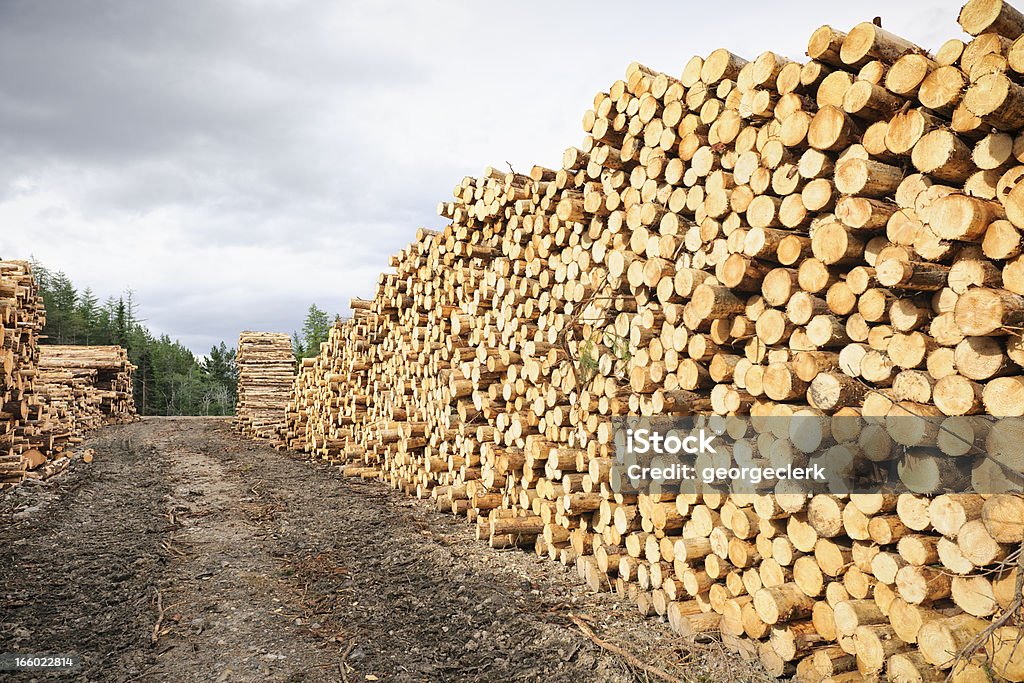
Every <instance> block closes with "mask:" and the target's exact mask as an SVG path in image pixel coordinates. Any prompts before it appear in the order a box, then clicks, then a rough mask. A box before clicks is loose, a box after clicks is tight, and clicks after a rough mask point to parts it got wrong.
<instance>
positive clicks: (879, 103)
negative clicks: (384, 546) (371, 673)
mask: <svg viewBox="0 0 1024 683" xmlns="http://www.w3.org/2000/svg"><path fill="white" fill-rule="evenodd" d="M960 23H961V25H962V26H963V28H964V29H965V30H966V31H967V32H968V33H969V34H970V36H971V37H970V38H969V39H967V40H963V41H962V40H959V39H953V40H950V41H948V42H946V43H945V44H943V45H942V46H941V47H939V49H938V50H937V51H935V52H934V53H931V52H928V51H927V50H925V49H923V48H921V47H919V46H917V45H914V44H913V43H911V42H910V41H908V40H906V39H903V38H901V37H899V36H898V35H895V34H894V33H891V32H890V31H889V30H888V29H882V28H880V27H879V26H876V25H874V24H872V23H864V24H860V25H858V26H856V27H854V28H852V29H851V30H850V31H849V32H843V31H839V30H837V29H834V28H831V27H828V26H823V27H821V28H820V29H818V30H817V31H815V32H814V34H813V35H812V36H811V38H810V41H809V44H808V49H807V54H808V57H809V59H807V60H806V61H803V62H801V61H795V60H791V59H788V58H786V57H783V56H781V55H778V54H775V53H772V52H766V53H763V54H761V55H759V56H757V57H756V58H754V59H752V60H748V59H745V58H743V57H740V56H738V55H736V54H733V53H731V52H729V51H728V50H725V49H721V50H716V51H714V52H712V53H711V54H710V55H708V56H707V57H704V58H702V57H694V58H693V59H691V60H690V61H689V62H688V63H687V64H686V66H685V68H684V69H683V70H682V72H681V73H676V74H673V75H669V74H664V73H659V72H656V71H653V70H651V69H649V68H647V67H645V66H642V65H639V64H633V65H631V66H630V68H629V69H628V71H627V73H626V78H625V79H624V80H621V81H617V82H616V83H614V84H612V86H611V87H610V88H609V89H608V91H606V92H601V93H598V94H597V95H596V96H595V98H594V102H593V108H592V109H590V110H589V111H587V113H586V114H585V115H584V119H583V125H584V130H585V132H586V137H585V138H584V141H583V144H582V145H581V146H580V147H578V148H570V149H569V150H567V151H566V153H565V154H564V156H563V167H562V168H561V169H558V170H554V169H547V168H542V167H534V168H533V169H532V170H531V171H530V172H529V173H528V174H521V173H516V172H510V173H504V172H501V171H498V170H495V169H488V170H487V171H486V172H485V174H484V175H483V176H482V177H480V178H466V179H464V180H463V181H462V183H460V184H459V185H458V187H456V188H455V193H454V194H455V197H454V201H451V202H445V203H443V204H441V206H440V213H441V215H442V216H443V217H445V218H447V219H449V220H450V223H449V224H448V225H447V226H446V227H445V228H444V230H443V231H441V232H432V231H428V230H421V231H420V232H419V233H418V234H417V238H416V241H415V242H413V243H412V244H411V245H410V246H409V247H407V248H406V249H404V250H403V251H402V252H400V253H399V254H397V255H396V256H395V257H393V258H392V261H391V263H390V265H391V266H392V267H393V268H394V269H395V272H393V273H387V274H384V275H382V276H381V278H380V280H379V282H378V287H377V290H376V294H375V296H374V297H373V299H372V300H369V301H361V300H357V301H353V306H352V307H353V310H354V316H353V318H352V319H351V320H349V321H346V322H344V323H341V324H338V325H336V326H335V328H334V330H333V331H332V333H331V336H330V340H329V341H328V342H327V343H326V344H325V345H324V349H323V352H322V353H321V355H320V356H319V357H318V358H316V359H310V360H308V361H306V362H304V363H303V364H302V368H301V372H300V374H299V376H298V377H297V378H296V380H295V383H294V389H293V393H292V396H291V399H290V402H289V403H288V410H287V413H286V414H287V427H286V429H285V430H283V431H282V433H281V434H280V438H281V439H282V440H283V441H282V442H283V443H284V444H287V445H288V446H289V447H291V448H295V449H302V450H305V451H307V452H309V453H310V454H313V455H316V456H319V457H325V458H329V459H331V460H334V461H336V462H339V463H341V464H342V465H343V467H344V468H345V471H346V472H348V473H350V474H354V475H359V476H363V477H376V478H380V479H382V480H384V481H386V482H388V483H389V484H390V485H391V486H393V487H395V488H398V489H401V490H404V491H405V492H406V493H408V494H410V495H417V496H419V497H421V498H430V499H432V500H434V501H435V503H436V505H437V507H438V508H439V509H442V510H450V511H452V512H454V513H457V514H462V515H466V516H467V517H468V518H469V519H470V520H471V521H472V522H473V523H474V524H476V528H477V532H478V535H479V537H480V538H482V539H487V540H488V541H489V542H490V544H491V545H492V546H494V547H512V546H523V547H530V548H533V549H534V550H535V551H536V552H537V553H538V554H539V555H541V556H546V557H550V558H552V559H554V560H558V561H561V562H563V563H565V564H574V565H575V566H576V567H577V569H578V570H579V572H580V574H581V576H582V577H583V578H584V579H585V580H586V581H587V583H588V584H589V585H590V586H592V587H593V588H594V589H595V590H607V589H615V590H616V591H619V592H621V593H622V594H624V595H627V596H629V597H630V598H631V599H633V600H635V601H636V603H637V605H638V607H639V609H640V610H641V611H643V612H644V613H646V614H650V615H657V616H660V617H663V618H665V619H667V620H668V621H669V623H670V624H671V625H672V627H673V628H674V629H676V630H677V631H678V632H679V633H681V634H695V633H698V632H704V631H720V632H721V633H722V634H724V635H725V636H726V637H727V638H739V637H741V636H742V637H745V640H746V642H748V643H751V644H752V645H751V646H749V647H748V648H747V649H749V650H751V651H753V652H756V653H757V655H758V656H759V657H760V659H761V661H762V662H763V663H764V665H765V666H766V668H767V669H768V670H769V671H770V672H771V673H773V674H775V675H795V676H796V678H797V679H798V680H801V681H821V680H832V681H862V680H863V681H867V680H876V679H878V678H879V677H885V678H888V679H889V680H899V681H938V680H941V679H942V678H943V677H945V676H946V675H947V674H952V678H953V680H960V681H979V680H989V678H987V676H988V675H989V674H991V675H992V676H993V677H995V678H996V679H999V678H1003V679H1006V680H1013V681H1020V680H1024V646H1017V640H1018V639H1019V636H1020V630H1019V625H1018V624H1017V622H1016V621H1015V620H1014V619H1009V618H1007V619H1002V617H1001V615H1003V613H1004V612H1005V611H1006V610H1011V611H1013V610H1017V609H1019V607H1020V590H1021V581H1022V579H1024V570H1022V569H1021V566H1020V564H1021V562H1024V559H1021V558H1024V554H1022V553H1021V552H1020V551H1019V547H1020V545H1021V543H1022V541H1024V499H1022V498H1021V496H1020V495H1019V492H1020V490H1021V486H1020V485H1021V476H1022V475H1021V471H1022V469H1024V463H1022V461H1021V459H1020V453H1021V450H1020V448H1019V441H1018V440H1017V438H1016V431H1015V430H1014V429H1012V426H1013V421H1002V422H1001V421H997V420H993V421H992V422H991V426H990V427H988V428H986V429H980V428H978V427H977V425H978V423H977V421H973V422H972V421H967V420H964V419H963V418H964V417H965V416H976V415H987V416H993V417H1019V416H1022V415H1024V391H1021V389H1022V388H1024V368H1022V364H1024V352H1022V349H1024V342H1022V336H1021V331H1022V323H1024V275H1022V273H1024V239H1022V230H1024V183H1021V182H1020V180H1021V179H1022V178H1024V135H1022V132H1024V38H1022V33H1024V14H1021V13H1020V12H1018V11H1017V10H1015V9H1014V8H1012V7H1011V6H1010V5H1008V4H1007V3H1005V2H998V1H993V0H972V1H971V2H969V3H968V4H967V5H966V6H965V7H964V8H963V10H962V12H961V14H960ZM241 348H242V347H241V346H240V354H239V356H240V359H241V355H242V353H241ZM240 395H241V389H240ZM627 414H633V415H644V416H650V415H689V414H701V415H712V416H724V418H725V419H723V420H721V421H720V424H721V425H723V428H724V429H728V430H730V431H729V433H730V434H731V435H732V436H733V437H734V438H736V439H739V440H740V441H742V442H743V444H744V449H745V450H744V453H743V454H741V453H740V452H739V449H735V450H734V451H733V453H732V454H731V457H732V458H733V461H734V462H736V463H740V462H741V459H742V461H743V462H753V461H774V460H787V459H789V460H793V459H799V458H800V457H804V458H806V453H807V452H809V449H810V450H813V449H819V448H824V449H839V450H834V451H831V452H832V453H833V454H836V453H840V452H841V453H848V454H849V457H851V458H854V457H861V458H868V459H873V460H878V461H892V460H896V461H898V465H899V467H898V470H899V472H900V476H901V478H902V479H903V483H904V484H905V486H906V488H908V489H910V491H909V492H903V493H899V494H896V493H887V492H885V491H880V492H878V493H871V494H849V495H846V494H834V493H830V492H827V491H819V492H814V493H813V495H808V494H806V493H804V492H801V491H794V490H793V489H791V488H787V485H786V484H785V483H780V484H779V485H778V486H777V487H776V488H775V489H774V490H772V489H765V490H763V491H762V492H760V493H757V494H747V495H735V494H734V495H728V494H726V493H724V492H714V491H707V490H705V491H703V492H702V493H700V494H692V495H691V494H641V495H629V494H623V493H618V492H616V490H615V487H614V485H613V483H614V482H613V481H612V479H613V471H614V470H613V464H614V444H613V443H612V429H611V426H610V418H612V417H614V416H621V415H627ZM793 415H804V416H818V417H821V418H827V417H831V416H835V415H851V416H863V417H864V418H876V420H875V422H876V423H877V424H872V423H871V421H870V420H866V421H864V422H857V424H858V427H857V429H856V430H854V431H852V432H850V433H840V432H839V431H838V430H837V431H834V432H832V433H829V431H828V429H823V430H822V433H819V434H818V437H819V438H818V439H817V440H816V441H815V442H814V443H813V444H811V445H810V446H809V445H808V444H807V443H806V442H805V440H804V439H802V438H798V435H794V434H790V433H789V432H788V430H786V429H781V430H780V429H779V428H778V427H777V425H778V424H779V422H777V421H775V422H773V421H770V420H768V419H767V418H770V417H787V416H793ZM731 416H747V418H748V419H746V420H739V419H735V420H734V419H730V417H731ZM905 416H924V417H928V418H932V420H933V421H934V422H938V421H941V424H942V429H941V430H935V429H928V428H922V429H920V430H919V433H904V432H901V433H900V434H898V435H897V434H894V433H893V430H892V429H886V428H885V427H886V422H885V420H882V418H890V417H893V418H895V417H905ZM268 419H269V418H268ZM821 423H822V424H823V425H827V424H828V422H827V421H826V420H824V419H823V420H822V422H821ZM782 424H785V422H783V423H782ZM910 431H913V430H910ZM948 434H953V435H955V438H947V437H946V436H943V435H948ZM737 443H739V442H737ZM982 452H984V453H987V455H979V453H982ZM964 479H966V480H968V481H969V482H970V483H971V484H972V486H973V489H974V490H975V491H979V492H981V493H959V492H953V491H954V489H953V487H954V485H956V484H957V483H958V482H959V481H962V480H964ZM993 622H996V623H998V625H999V628H998V629H995V630H994V632H992V633H988V632H985V629H986V627H987V626H988V625H989V624H992V623H993ZM730 642H733V641H730ZM740 642H741V641H739V640H737V641H735V643H734V644H736V646H737V647H747V646H743V645H741V644H740ZM968 646H971V648H973V649H975V650H976V651H975V652H974V653H973V654H968V656H966V657H964V658H960V659H958V658H957V657H956V654H957V653H958V652H959V651H961V650H962V649H964V648H965V647H968Z"/></svg>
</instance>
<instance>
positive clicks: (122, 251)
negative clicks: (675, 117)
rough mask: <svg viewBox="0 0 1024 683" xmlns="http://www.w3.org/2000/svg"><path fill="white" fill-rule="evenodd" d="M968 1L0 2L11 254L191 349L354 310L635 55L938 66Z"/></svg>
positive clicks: (3, 233)
mask: <svg viewBox="0 0 1024 683" xmlns="http://www.w3.org/2000/svg"><path fill="white" fill-rule="evenodd" d="M960 4H961V3H960V2H950V1H938V0H909V1H904V2H893V1H892V0H859V1H858V2H818V1H815V2H803V1H793V2H780V3H770V4H769V3H764V2H745V1H744V2H738V1H733V2H707V1H706V0H702V1H701V2H683V1H677V2H670V1H667V0H663V1H661V2H637V1H632V2H600V1H596V0H590V1H588V2H575V1H566V0H547V1H545V2H536V1H533V0H519V1H518V2H515V3H497V2H469V1H466V2H456V1H454V0H448V1H445V0H416V1H408V2H390V1H387V0H367V1H360V2H354V1H345V0H339V1H335V2H329V1H327V0H294V1H293V0H259V1H257V0H248V1H245V2H242V1H240V0H239V1H235V2H229V1H217V0H164V1H163V2H137V1H132V0H64V1H62V2H57V1H55V0H0V256H2V257H3V258H26V257H28V256H29V255H33V256H35V257H36V258H38V259H39V260H41V261H42V262H43V263H44V264H45V265H46V266H47V267H49V268H51V269H54V270H63V271H65V272H66V273H67V274H68V275H69V276H71V278H72V279H73V280H74V281H75V283H76V284H78V285H79V286H85V285H89V286H91V287H92V288H93V289H94V290H95V291H96V293H97V294H98V295H99V296H100V298H101V299H102V298H105V297H106V296H108V295H116V294H118V293H119V292H120V291H121V290H123V289H125V288H131V289H133V290H134V291H135V293H136V297H137V300H138V301H139V302H140V304H141V315H142V317H143V318H145V319H146V320H147V322H148V325H149V326H150V328H151V329H152V330H153V331H154V332H157V333H162V332H166V333H168V334H170V335H171V336H173V337H177V338H179V339H181V340H182V341H183V342H184V343H185V344H186V345H188V346H189V347H190V348H192V349H193V350H194V351H196V352H197V353H203V352H205V351H206V350H208V349H209V347H210V346H211V345H213V344H214V343H216V342H219V341H220V340H222V339H223V340H226V341H228V343H229V344H231V345H233V344H234V343H235V341H236V340H237V337H238V333H239V331H241V330H243V329H263V330H273V331H285V332H290V331H292V330H294V329H296V328H298V327H299V326H300V324H301V321H302V318H303V315H304V312H305V309H306V308H307V307H308V305H309V304H310V303H312V302H315V303H317V304H318V305H319V306H320V307H322V308H324V309H327V310H329V311H331V312H340V313H345V314H347V313H348V310H347V306H348V299H349V298H350V297H352V296H368V295H369V294H370V293H371V292H372V291H373V287H374V283H375V282H376V278H377V274H378V273H379V272H381V271H382V270H384V269H386V267H387V256H388V255H389V254H391V253H394V252H395V251H397V250H398V249H400V248H402V247H403V246H404V245H405V244H406V243H407V242H408V241H410V240H411V239H412V238H413V235H414V233H415V230H416V228H417V227H419V226H428V227H440V226H441V225H442V223H441V219H439V218H438V217H437V216H436V208H437V203H438V202H439V201H442V200H447V199H449V198H450V197H451V190H452V188H453V187H454V186H455V185H456V184H457V183H458V182H459V181H460V180H461V179H462V177H463V176H465V175H476V174H479V173H480V172H481V171H482V169H483V168H484V167H485V166H488V165H494V166H504V164H505V162H506V161H507V162H510V163H511V164H512V165H513V166H514V167H515V168H516V169H521V170H526V169H528V168H529V167H530V166H531V165H532V164H534V163H541V164H545V165H549V166H552V167H557V164H559V163H560V160H561V154H562V151H563V150H564V149H565V148H566V147H569V146H573V145H578V144H579V143H580V141H581V139H582V136H583V131H582V128H581V123H580V121H581V118H582V115H583V112H584V111H585V110H586V109H587V108H588V107H589V106H590V103H591V101H592V99H593V95H594V93H595V92H597V91H598V90H602V89H606V88H607V87H608V86H609V85H610V84H611V83H612V82H614V81H615V80H616V79H618V78H620V77H622V75H623V73H624V71H625V68H626V66H627V65H628V64H629V63H630V61H632V60H639V61H641V62H643V63H645V64H647V65H649V66H651V67H653V68H656V69H658V70H661V71H665V72H667V73H669V74H673V75H678V74H679V73H680V72H681V71H682V68H683V66H684V65H685V64H686V62H687V60H688V59H689V58H690V56H691V55H693V54H701V55H706V54H708V53H709V52H710V51H711V50H713V49H715V48H717V47H727V48H729V49H731V50H732V51H734V52H736V53H737V54H740V55H742V56H744V57H747V58H754V57H756V56H757V55H758V54H759V53H760V52H762V51H764V50H767V49H771V50H774V51H775V52H779V53H782V54H784V55H787V56H789V57H792V58H800V59H806V57H805V56H804V49H805V47H806V44H807V38H808V36H810V34H811V32H812V31H813V30H814V29H815V28H816V27H817V26H819V25H821V24H824V23H828V24H831V25H833V26H835V27H836V28H840V29H849V28H850V27H851V26H853V25H854V24H856V23H857V22H859V21H864V20H870V19H871V18H872V17H874V16H876V15H881V16H882V18H883V22H884V26H885V27H886V28H887V29H889V30H891V31H894V32H896V33H899V34H901V35H904V36H906V37H907V38H910V39H913V40H915V41H917V42H918V43H919V44H920V45H922V46H923V47H925V48H928V49H930V50H935V49H936V48H938V46H939V45H941V43H942V42H943V41H944V40H946V39H948V38H952V37H962V33H961V31H960V28H959V26H958V25H957V23H956V15H957V12H958V10H959V6H960Z"/></svg>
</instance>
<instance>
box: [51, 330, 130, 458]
mask: <svg viewBox="0 0 1024 683" xmlns="http://www.w3.org/2000/svg"><path fill="white" fill-rule="evenodd" d="M134 370H135V366H133V365H132V364H131V362H130V361H129V360H128V352H127V351H125V350H124V349H123V348H121V347H120V346H59V345H48V344H44V345H42V346H40V347H39V378H38V382H37V384H36V394H37V395H38V396H39V399H40V405H41V406H42V407H43V410H41V411H40V424H41V425H44V426H43V427H42V428H41V430H40V432H41V434H40V438H41V439H44V440H45V442H44V443H42V444H41V446H42V450H43V451H44V452H48V453H51V457H54V456H56V455H57V454H59V453H61V452H63V451H65V450H67V449H68V448H71V447H73V446H75V445H78V444H80V443H81V442H82V438H83V435H84V434H85V433H86V432H88V431H91V430H93V429H96V428H98V427H101V426H103V425H109V424H123V423H126V422H131V421H132V420H134V419H135V401H134V398H133V395H132V390H133V386H132V374H133V372H134Z"/></svg>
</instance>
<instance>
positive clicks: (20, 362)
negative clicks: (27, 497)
mask: <svg viewBox="0 0 1024 683" xmlns="http://www.w3.org/2000/svg"><path fill="white" fill-rule="evenodd" d="M45 323H46V314H45V311H44V310H43V301H42V298H41V297H40V296H39V290H38V286H37V284H36V281H35V279H34V278H33V276H32V266H31V265H30V264H29V263H28V262H26V261H0V333H2V340H3V343H2V344H0V399H2V400H0V404H2V407H0V489H2V488H5V487H7V486H10V485H13V484H17V483H18V482H20V481H21V480H22V479H23V478H24V473H25V469H26V467H27V465H28V464H30V463H32V462H35V461H38V460H39V459H40V458H42V457H44V456H43V454H42V453H41V452H40V451H38V450H37V448H36V444H35V438H36V426H35V424H33V421H32V420H31V417H32V414H33V412H34V410H35V408H36V406H37V400H36V398H35V397H34V395H33V389H34V387H35V382H36V375H37V373H38V360H39V335H40V333H41V332H42V329H43V325H44V324H45Z"/></svg>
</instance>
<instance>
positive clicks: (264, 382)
mask: <svg viewBox="0 0 1024 683" xmlns="http://www.w3.org/2000/svg"><path fill="white" fill-rule="evenodd" d="M237 363H238V405H237V407H236V410H235V414H236V424H237V426H238V429H239V430H240V431H241V432H242V433H243V434H245V435H246V436H250V437H253V438H256V439H265V440H270V441H273V442H280V440H281V439H282V434H283V432H284V428H285V407H286V406H287V404H288V400H289V397H290V395H291V386H292V381H293V379H294V377H295V355H294V353H293V351H292V342H291V338H290V337H289V336H288V335H287V334H278V333H274V332H242V334H241V335H240V336H239V338H238V355H237Z"/></svg>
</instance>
